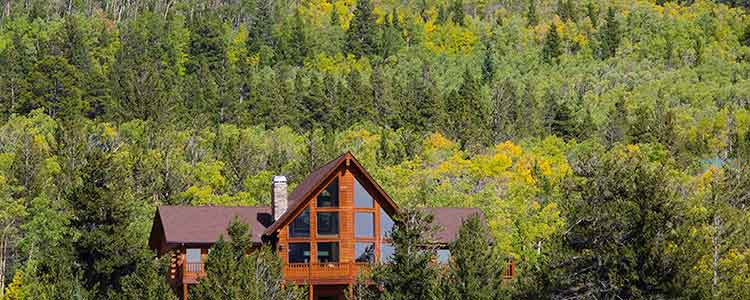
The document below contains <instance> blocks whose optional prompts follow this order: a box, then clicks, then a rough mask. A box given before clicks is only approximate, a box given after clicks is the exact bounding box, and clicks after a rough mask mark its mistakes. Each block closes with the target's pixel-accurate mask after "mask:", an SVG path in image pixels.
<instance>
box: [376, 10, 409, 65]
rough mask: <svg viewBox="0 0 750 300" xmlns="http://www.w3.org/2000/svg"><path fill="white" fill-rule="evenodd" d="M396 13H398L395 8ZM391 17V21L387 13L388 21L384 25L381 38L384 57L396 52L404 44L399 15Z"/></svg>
mask: <svg viewBox="0 0 750 300" xmlns="http://www.w3.org/2000/svg"><path fill="white" fill-rule="evenodd" d="M394 13H396V11H395V10H394ZM391 17H392V19H391V20H390V21H389V18H388V15H386V18H385V19H386V22H385V24H384V25H383V26H382V28H383V30H382V38H380V39H379V40H380V41H381V44H382V45H381V48H382V50H381V51H380V52H381V54H382V56H383V58H387V57H389V56H391V55H394V54H396V53H397V52H398V50H399V49H401V48H402V47H403V46H404V39H403V37H402V35H401V29H400V26H399V25H398V16H397V15H391Z"/></svg>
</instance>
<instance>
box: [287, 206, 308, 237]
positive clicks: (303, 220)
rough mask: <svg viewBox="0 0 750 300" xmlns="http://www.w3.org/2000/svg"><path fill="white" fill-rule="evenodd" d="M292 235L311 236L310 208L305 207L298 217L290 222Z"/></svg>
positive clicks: (290, 233) (290, 234)
mask: <svg viewBox="0 0 750 300" xmlns="http://www.w3.org/2000/svg"><path fill="white" fill-rule="evenodd" d="M289 236H290V237H310V208H309V207H308V208H305V210H304V211H302V213H301V214H300V215H299V216H297V218H295V219H294V221H292V223H291V224H289Z"/></svg>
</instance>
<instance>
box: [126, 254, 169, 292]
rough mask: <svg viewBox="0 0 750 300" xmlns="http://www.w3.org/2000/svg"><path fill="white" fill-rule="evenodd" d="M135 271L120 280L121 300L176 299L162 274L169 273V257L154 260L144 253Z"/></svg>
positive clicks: (150, 255)
mask: <svg viewBox="0 0 750 300" xmlns="http://www.w3.org/2000/svg"><path fill="white" fill-rule="evenodd" d="M141 256H142V258H141V260H140V261H139V262H138V263H137V264H136V268H135V271H134V272H133V273H131V274H129V275H127V276H125V277H124V278H123V279H122V282H123V283H122V293H121V297H122V298H121V299H126V300H136V299H143V300H173V299H175V298H176V296H175V295H174V293H173V292H172V288H171V287H170V286H169V284H168V283H167V281H166V280H164V274H167V273H168V272H169V256H164V257H162V258H160V259H155V258H153V257H152V254H150V253H148V254H146V253H144V254H143V255H141Z"/></svg>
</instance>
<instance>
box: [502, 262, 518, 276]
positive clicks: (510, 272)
mask: <svg viewBox="0 0 750 300" xmlns="http://www.w3.org/2000/svg"><path fill="white" fill-rule="evenodd" d="M515 276H516V262H515V261H513V260H509V261H508V263H507V267H506V268H505V271H503V279H505V280H510V279H513V277H515Z"/></svg>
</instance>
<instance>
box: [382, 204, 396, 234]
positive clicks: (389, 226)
mask: <svg viewBox="0 0 750 300" xmlns="http://www.w3.org/2000/svg"><path fill="white" fill-rule="evenodd" d="M392 230H393V219H391V216H389V215H388V214H387V213H386V212H385V210H383V208H381V209H380V237H381V238H386V237H388V236H390V235H391V231H392Z"/></svg>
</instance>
